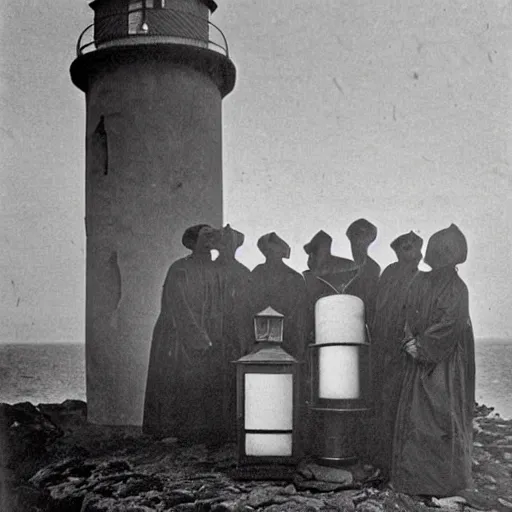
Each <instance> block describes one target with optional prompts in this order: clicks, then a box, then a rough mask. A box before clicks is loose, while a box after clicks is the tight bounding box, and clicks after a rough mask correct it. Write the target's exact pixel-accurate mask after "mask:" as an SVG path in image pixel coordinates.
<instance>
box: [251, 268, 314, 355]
mask: <svg viewBox="0 0 512 512" xmlns="http://www.w3.org/2000/svg"><path fill="white" fill-rule="evenodd" d="M251 277H252V283H253V288H252V290H253V297H254V300H253V311H254V314H256V313H259V312H260V311H262V310H263V309H265V308H266V307H268V306H271V307H272V308H274V309H275V310H276V311H278V312H279V313H281V314H282V315H284V327H283V331H284V336H283V337H284V341H283V348H284V350H286V351H287V352H288V353H289V354H291V355H292V356H293V357H295V358H296V359H297V360H299V361H302V360H303V359H304V358H305V356H306V339H307V336H306V334H307V333H306V326H305V318H304V308H305V306H306V286H305V283H304V278H303V277H302V276H301V274H299V273H298V272H296V271H295V270H293V269H292V268H290V267H289V266H288V265H286V264H285V263H284V262H282V261H279V262H277V263H262V264H260V265H257V266H256V267H255V268H254V269H253V271H252V273H251Z"/></svg>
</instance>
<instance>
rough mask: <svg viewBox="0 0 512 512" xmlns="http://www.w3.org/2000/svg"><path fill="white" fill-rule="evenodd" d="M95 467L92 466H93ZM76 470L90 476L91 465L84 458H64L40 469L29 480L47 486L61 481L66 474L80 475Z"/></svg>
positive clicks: (37, 484) (34, 483)
mask: <svg viewBox="0 0 512 512" xmlns="http://www.w3.org/2000/svg"><path fill="white" fill-rule="evenodd" d="M94 467H95V466H92V468H94ZM80 468H82V469H80ZM84 468H86V469H84ZM76 471H78V473H80V472H81V473H82V475H83V476H89V475H90V474H91V465H87V464H84V461H83V459H76V458H69V459H64V460H62V461H60V462H55V463H53V464H50V465H49V466H46V467H44V468H43V469H40V470H39V471H38V472H37V473H36V474H35V475H34V476H33V477H32V478H31V479H30V480H29V481H30V483H31V484H33V485H35V486H36V487H46V486H49V485H52V484H56V483H58V482H61V481H62V480H63V478H64V476H65V475H66V474H67V475H70V476H79V475H77V473H76ZM74 472H75V473H74ZM82 475H80V476H82Z"/></svg>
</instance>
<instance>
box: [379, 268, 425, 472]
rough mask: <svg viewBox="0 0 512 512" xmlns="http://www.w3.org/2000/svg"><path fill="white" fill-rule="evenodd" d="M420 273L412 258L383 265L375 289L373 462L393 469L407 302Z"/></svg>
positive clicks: (404, 358)
mask: <svg viewBox="0 0 512 512" xmlns="http://www.w3.org/2000/svg"><path fill="white" fill-rule="evenodd" d="M417 273H418V265H417V263H416V262H415V261H413V262H396V263H392V264H391V265H389V266H388V267H386V268H385V269H384V272H383V273H382V275H381V277H380V279H379V283H378V286H377V290H376V298H375V314H374V319H373V324H372V325H371V328H370V332H371V342H372V346H371V349H372V390H373V405H374V411H375V418H374V433H373V436H372V437H373V440H372V442H373V444H374V450H373V453H372V456H373V462H374V463H375V464H377V465H378V466H379V467H381V468H382V469H384V470H385V471H386V472H388V471H389V470H390V469H391V454H392V440H393V432H394V425H395V417H396V412H397V408H398V401H399V398H400V390H401V386H402V381H403V378H404V374H405V367H406V355H405V354H404V352H403V351H402V350H400V346H401V341H402V338H403V335H404V326H405V302H406V298H407V294H408V292H409V287H410V285H411V282H412V280H413V279H414V277H415V276H416V274H417Z"/></svg>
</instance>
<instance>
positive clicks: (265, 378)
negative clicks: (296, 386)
mask: <svg viewBox="0 0 512 512" xmlns="http://www.w3.org/2000/svg"><path fill="white" fill-rule="evenodd" d="M244 426H245V428H246V429H247V430H291V429H292V428H293V375H292V374H291V373H281V374H272V373H246V374H245V425H244Z"/></svg>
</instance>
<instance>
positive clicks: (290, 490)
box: [282, 484, 297, 496]
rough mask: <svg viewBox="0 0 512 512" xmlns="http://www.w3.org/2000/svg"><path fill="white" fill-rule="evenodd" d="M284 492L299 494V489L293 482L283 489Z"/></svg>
mask: <svg viewBox="0 0 512 512" xmlns="http://www.w3.org/2000/svg"><path fill="white" fill-rule="evenodd" d="M282 493H283V494H288V495H290V496H292V495H294V494H297V489H296V488H295V486H294V485H293V484H289V485H287V486H286V487H285V488H284V489H283V490H282Z"/></svg>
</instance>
